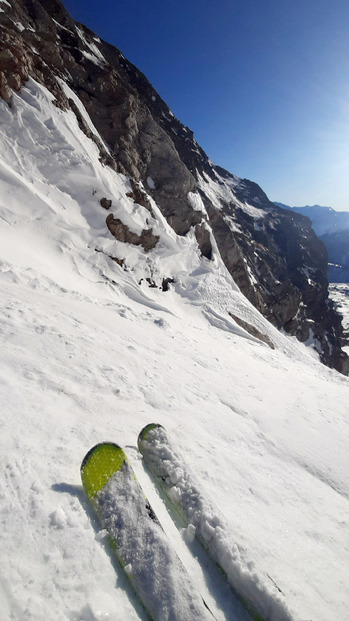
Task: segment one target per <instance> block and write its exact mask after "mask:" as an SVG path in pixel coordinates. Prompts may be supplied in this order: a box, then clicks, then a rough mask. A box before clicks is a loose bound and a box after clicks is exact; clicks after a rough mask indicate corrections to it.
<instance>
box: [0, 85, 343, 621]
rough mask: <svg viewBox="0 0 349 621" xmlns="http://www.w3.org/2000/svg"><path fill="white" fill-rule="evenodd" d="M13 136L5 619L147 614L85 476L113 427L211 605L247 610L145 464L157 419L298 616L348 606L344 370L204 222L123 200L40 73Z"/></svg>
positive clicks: (1, 261)
mask: <svg viewBox="0 0 349 621" xmlns="http://www.w3.org/2000/svg"><path fill="white" fill-rule="evenodd" d="M80 106H81V104H80ZM84 114H86V112H84ZM0 144H1V148H0V239H1V243H0V291H1V296H0V300H1V323H0V331H1V339H2V342H1V354H2V355H1V370H0V381H1V395H2V408H1V418H0V424H1V436H0V446H1V449H0V455H1V467H2V472H3V473H4V474H3V476H2V478H1V480H0V546H1V559H2V563H1V569H0V601H1V614H2V616H1V618H2V619H3V620H4V621H10V620H11V621H24V620H25V621H28V620H29V621H30V620H35V621H37V620H41V619H43V620H45V621H51V619H52V620H55V621H57V620H58V621H106V620H108V621H117V620H120V621H121V620H123V621H125V620H126V621H129V620H130V621H131V620H133V619H145V618H146V617H145V615H144V612H143V611H142V610H141V609H140V607H139V605H138V603H137V601H136V600H135V598H134V595H133V593H132V591H131V590H130V588H129V586H128V583H127V581H126V579H125V576H124V575H123V572H122V571H121V570H120V568H119V567H118V566H117V565H116V564H115V563H113V559H112V557H111V555H110V551H109V548H108V546H107V544H106V541H105V535H104V533H103V532H100V531H99V527H98V524H97V523H96V521H95V520H94V518H93V515H92V513H91V511H90V507H89V504H88V503H87V501H86V498H85V496H84V494H83V491H82V487H81V483H80V475H79V468H80V462H81V460H82V458H83V456H84V455H85V453H86V452H87V450H88V449H89V448H90V447H91V446H92V445H93V444H95V443H97V442H101V441H105V440H108V441H114V442H117V443H118V444H120V445H121V446H122V447H123V448H124V449H125V450H126V452H127V454H128V456H129V459H130V461H131V464H132V466H133V468H134V470H135V472H136V475H137V478H138V480H139V481H140V482H141V484H142V485H143V487H144V490H145V492H146V494H147V495H148V497H149V499H150V501H151V504H152V505H153V507H154V509H155V510H156V513H157V514H158V517H159V518H160V520H161V523H162V525H163V527H164V529H165V532H166V533H167V535H168V536H169V538H170V540H171V541H172V542H173V544H174V546H175V547H176V549H177V551H178V553H179V555H180V557H181V560H182V562H183V563H184V565H185V566H186V568H187V569H188V571H189V573H190V574H191V576H192V578H193V580H194V582H195V584H196V585H197V587H198V589H199V591H200V592H201V594H202V595H203V597H204V598H205V600H206V601H207V603H208V604H209V606H210V609H211V610H212V611H213V613H214V615H215V617H216V619H219V620H224V619H229V620H233V621H235V620H239V621H243V620H246V619H247V618H248V617H247V613H245V611H244V610H243V609H242V608H241V605H240V604H239V603H238V602H237V601H236V600H235V599H234V597H233V595H232V593H231V592H230V590H229V588H228V587H227V586H226V585H225V584H224V582H223V580H222V579H221V576H219V575H218V574H217V572H216V570H215V568H214V567H212V566H211V565H210V563H209V561H208V560H207V559H206V558H205V556H204V555H202V553H201V552H200V550H199V549H198V548H196V547H195V544H194V543H193V544H192V545H191V546H188V545H187V543H186V541H185V539H186V538H188V537H187V536H186V534H185V533H184V536H183V533H181V532H179V531H178V530H177V528H176V526H175V525H174V524H173V522H172V520H171V518H170V516H169V515H168V514H167V511H166V509H165V506H164V504H163V501H162V499H161V498H160V497H159V496H158V494H157V492H156V491H155V489H154V487H153V484H152V483H151V481H150V479H149V478H148V475H147V472H146V471H145V469H144V468H143V464H142V459H141V458H140V455H139V453H138V451H137V448H136V441H137V435H138V433H139V431H140V429H141V428H142V427H143V426H144V425H145V424H147V423H149V422H158V423H161V424H162V425H164V426H165V427H166V429H167V430H168V433H169V435H170V437H171V439H172V442H174V443H175V444H176V446H177V447H178V450H179V451H180V453H181V454H182V456H183V458H184V459H185V461H186V462H187V463H188V466H189V467H190V469H191V470H192V471H193V472H195V473H196V476H197V478H198V480H199V481H200V483H201V485H202V486H203V489H204V490H205V493H206V494H207V495H208V496H209V497H210V499H211V502H212V503H213V505H214V506H216V507H217V512H219V513H220V514H222V515H223V517H224V520H225V521H226V522H227V524H228V525H229V529H230V532H232V533H234V535H232V536H234V538H235V543H236V544H237V545H238V546H239V548H240V549H241V550H242V551H243V555H244V558H246V559H250V566H251V568H253V572H254V573H256V574H257V575H258V576H259V577H260V578H261V580H263V581H265V580H266V581H267V582H268V581H269V583H270V585H271V586H270V588H271V589H273V588H275V587H274V584H276V585H277V589H278V592H279V594H280V595H281V596H282V598H283V600H284V602H285V604H286V605H287V606H288V607H289V608H290V609H291V610H292V611H293V613H292V614H293V618H294V619H295V620H297V621H301V620H305V619H308V620H310V619H312V620H313V621H314V620H316V621H329V620H332V619H333V620H337V619H338V620H342V619H346V618H347V617H348V614H349V595H348V588H347V568H348V562H349V536H348V530H349V517H348V506H349V505H348V499H349V474H348V473H349V457H348V450H347V447H348V427H349V423H348V416H347V412H348V407H347V404H348V402H349V381H348V378H345V377H343V376H341V375H339V374H338V373H336V372H335V371H331V370H330V369H328V368H327V367H324V366H323V365H321V364H320V363H319V362H318V360H317V359H316V357H315V354H314V352H310V351H309V350H307V349H306V348H305V346H304V345H301V344H299V343H298V342H297V341H296V340H295V339H293V338H290V337H286V336H284V335H282V334H280V333H278V332H277V331H276V330H275V329H274V328H273V327H272V326H271V325H270V324H268V322H267V321H266V320H265V319H264V318H263V317H262V316H261V315H260V314H259V313H258V312H257V311H256V310H255V309H254V308H253V307H252V306H251V305H250V304H249V303H248V301H247V300H246V299H245V298H244V297H243V296H242V294H241V293H240V292H239V290H238V288H237V287H236V285H235V284H234V282H233V281H232V279H231V277H230V276H229V275H228V274H227V272H226V270H225V268H224V266H223V264H222V262H221V259H220V257H219V255H218V253H217V251H216V252H215V256H214V260H213V261H212V262H211V261H208V260H206V259H203V258H200V255H199V252H198V249H197V244H196V241H195V238H194V236H191V235H190V234H189V235H188V236H187V237H181V238H180V237H178V236H177V235H175V233H174V232H173V231H172V229H170V227H169V226H168V225H167V223H166V222H165V220H164V219H163V218H162V216H161V214H160V212H159V210H158V208H157V206H156V205H155V204H154V203H152V214H150V212H149V211H148V210H146V209H145V208H143V207H141V206H139V205H137V204H135V203H134V202H133V200H132V199H131V198H130V197H127V196H126V194H127V193H129V192H130V184H129V181H128V180H127V179H126V178H125V177H123V176H122V175H118V174H116V173H115V172H113V171H112V170H111V169H109V168H106V167H103V166H102V165H101V164H100V162H99V159H98V157H99V154H98V150H97V147H96V146H95V144H94V143H92V142H91V141H90V140H89V139H88V138H87V137H86V136H85V135H84V134H83V133H82V132H81V131H80V130H79V128H78V124H77V122H76V119H75V116H74V115H73V113H72V112H62V111H61V110H59V109H57V108H56V107H55V106H54V105H53V104H52V97H51V95H50V94H49V93H48V91H46V89H45V88H43V87H42V86H40V85H38V84H36V83H35V82H34V81H33V80H30V81H29V82H28V83H27V85H26V87H25V88H23V89H22V91H21V93H20V94H18V95H14V105H13V107H12V109H11V110H10V109H9V108H8V107H7V105H6V104H5V103H4V102H2V101H0ZM104 196H105V197H107V198H112V199H113V205H112V209H111V211H112V212H113V213H114V215H115V217H119V218H120V219H122V221H123V222H124V223H126V224H127V225H128V226H129V228H130V229H131V230H133V231H135V232H137V233H140V231H141V230H142V229H143V228H149V227H151V228H153V232H154V234H157V235H159V237H160V241H159V243H158V244H157V246H156V247H155V248H154V250H152V251H150V252H149V253H145V252H144V251H143V250H142V248H140V247H135V246H130V245H129V244H123V243H121V242H118V241H116V240H115V239H114V238H113V237H112V236H111V234H110V233H109V232H108V230H107V228H106V225H105V218H106V215H107V213H106V212H105V210H104V209H102V207H101V206H100V204H99V200H100V199H101V198H102V197H104ZM193 200H195V199H193ZM96 250H97V251H96ZM110 257H118V258H122V259H124V260H125V264H126V267H127V269H126V270H123V269H122V268H121V267H120V266H118V265H117V264H116V263H115V261H113V260H112V258H110ZM147 277H151V278H152V279H153V280H154V281H155V282H156V283H157V284H161V281H162V279H163V278H164V277H171V278H173V279H174V280H175V283H174V284H173V285H171V287H170V290H169V291H167V292H163V291H162V290H161V289H159V288H149V287H148V284H147V283H146V281H145V278H147ZM141 279H143V280H142V282H141V284H139V283H140V281H141ZM229 311H230V312H232V313H233V314H234V315H236V316H237V317H240V318H241V319H243V320H244V321H246V322H247V323H249V324H251V325H252V326H254V327H255V328H257V330H258V331H259V332H260V333H262V334H263V335H265V336H267V337H268V339H269V341H270V342H272V343H273V345H274V347H275V349H271V348H270V347H268V346H267V345H266V344H265V343H263V342H261V341H260V340H259V339H258V338H257V337H255V336H251V335H250V334H249V333H247V332H246V331H245V330H244V329H243V328H241V327H239V326H238V325H237V324H236V323H235V322H234V321H233V320H232V319H231V317H230V316H229V314H228V312H229ZM247 571H248V565H247ZM251 571H252V570H251ZM280 621H282V620H280Z"/></svg>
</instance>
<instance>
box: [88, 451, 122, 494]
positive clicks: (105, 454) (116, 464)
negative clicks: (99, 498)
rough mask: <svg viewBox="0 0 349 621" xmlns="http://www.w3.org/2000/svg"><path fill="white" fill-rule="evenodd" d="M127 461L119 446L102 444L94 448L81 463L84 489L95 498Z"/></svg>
mask: <svg viewBox="0 0 349 621" xmlns="http://www.w3.org/2000/svg"><path fill="white" fill-rule="evenodd" d="M125 461H127V458H126V455H125V453H124V451H123V450H122V448H121V447H120V446H119V445H118V444H114V443H112V442H101V443H100V444H96V445H95V446H93V447H92V448H91V449H90V450H89V451H88V453H86V455H85V457H84V459H83V460H82V462H81V466H80V473H81V480H82V484H83V487H84V489H85V491H86V493H87V495H88V496H89V498H93V497H94V496H95V495H96V494H97V492H99V491H100V490H101V489H103V487H104V486H105V484H106V483H107V481H108V480H109V479H110V478H111V477H112V476H113V474H115V472H118V470H120V469H121V468H122V466H123V464H124V463H125Z"/></svg>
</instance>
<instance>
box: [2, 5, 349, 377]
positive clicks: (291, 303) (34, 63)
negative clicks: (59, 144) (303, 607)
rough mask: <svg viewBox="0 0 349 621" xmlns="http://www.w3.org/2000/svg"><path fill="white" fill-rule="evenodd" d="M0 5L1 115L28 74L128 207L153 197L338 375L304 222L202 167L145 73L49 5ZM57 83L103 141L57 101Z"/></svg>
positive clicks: (321, 266)
mask: <svg viewBox="0 0 349 621" xmlns="http://www.w3.org/2000/svg"><path fill="white" fill-rule="evenodd" d="M1 8H2V12H1V13H0V25H1V31H2V38H1V44H0V45H1V48H0V96H1V97H2V98H3V99H4V100H5V101H6V102H7V103H8V104H9V105H10V106H11V94H12V91H13V90H15V91H17V90H19V89H20V88H21V86H22V85H23V84H24V83H25V81H26V80H27V79H28V77H29V76H31V77H33V78H35V79H36V80H37V81H39V82H41V83H42V84H44V85H45V86H46V87H47V88H48V89H49V90H50V91H51V92H52V94H53V95H54V98H55V102H54V103H55V105H57V106H59V107H60V108H62V109H69V108H70V109H71V110H73V112H74V113H75V114H76V116H77V119H78V121H79V124H80V127H81V129H83V131H85V133H86V134H87V135H88V136H89V137H90V138H91V139H93V140H94V141H95V142H96V144H97V145H98V148H99V151H100V159H101V161H102V162H103V163H104V164H105V165H108V166H112V167H113V168H114V169H115V170H116V171H118V172H122V173H124V174H126V175H128V176H129V177H130V179H131V182H132V187H133V198H134V200H135V202H139V203H141V204H144V205H147V201H148V199H147V195H150V196H151V197H152V198H154V200H155V201H156V203H157V204H158V205H159V207H160V208H161V211H162V214H163V215H164V217H165V218H166V219H167V221H168V222H169V224H170V225H171V226H172V227H173V229H174V231H175V232H176V233H177V234H179V235H183V236H185V235H187V234H188V233H190V234H191V233H192V232H193V233H194V234H195V236H196V239H197V243H198V248H199V249H200V252H201V253H202V255H203V256H204V257H206V259H207V260H211V258H212V256H213V254H214V252H220V254H221V256H222V258H223V261H224V263H225V265H226V267H227V268H228V270H229V272H230V273H231V275H232V276H233V278H234V280H235V282H236V283H237V284H238V286H239V287H240V289H241V290H242V292H243V293H244V294H245V295H246V296H247V298H248V299H249V300H250V301H251V302H252V303H253V304H254V305H255V306H256V307H257V308H258V309H259V310H260V312H261V313H262V314H263V315H264V316H266V317H267V318H268V319H269V320H270V322H271V323H273V324H274V325H275V326H277V327H278V328H280V329H284V330H285V331H287V332H288V333H290V334H292V335H296V336H297V338H298V339H300V340H301V341H309V342H313V343H314V344H315V345H316V347H317V349H318V351H319V352H320V355H321V358H322V360H323V362H325V363H326V364H328V365H329V366H332V367H335V368H336V369H338V370H339V371H341V372H344V373H348V370H349V364H348V357H347V356H346V355H345V354H344V353H343V352H342V351H341V348H340V342H341V336H342V328H341V321H340V316H339V315H338V314H337V313H336V311H335V310H334V307H333V304H332V302H331V301H330V300H329V298H328V291H327V286H328V283H327V277H326V266H327V253H326V250H325V247H324V245H323V244H322V242H320V241H319V239H318V238H317V237H316V236H315V234H314V232H313V230H312V229H311V225H310V221H309V219H308V218H305V217H303V216H301V215H299V214H296V213H292V212H289V211H286V210H283V209H281V208H279V207H277V206H276V205H274V204H273V203H271V202H270V201H269V200H268V198H267V196H266V195H265V194H264V192H263V191H262V190H261V188H260V187H259V186H258V185H256V184H255V183H253V182H251V181H248V180H246V179H243V180H241V179H239V178H237V177H235V176H234V175H232V174H230V173H229V172H227V171H226V170H223V169H222V168H220V167H218V166H215V165H214V164H212V163H211V162H210V160H209V159H208V157H207V156H206V154H205V153H204V151H203V150H202V149H201V148H200V146H199V145H198V144H197V142H196V141H195V139H194V136H193V133H192V132H191V131H190V129H188V128H187V127H185V126H183V125H182V124H181V123H180V122H179V121H178V120H177V119H176V118H175V117H174V116H173V114H172V113H171V111H170V109H169V108H168V106H167V105H166V104H165V103H164V102H163V101H162V99H161V98H160V97H159V95H158V94H157V93H156V92H155V90H154V89H153V87H152V85H151V84H150V83H149V82H148V80H147V79H146V78H145V76H144V75H143V74H142V73H141V72H140V71H139V70H138V69H137V68H136V67H134V66H133V65H132V64H131V63H129V62H128V61H127V60H126V59H125V58H124V56H123V55H122V54H121V52H120V51H119V50H117V49H116V48H115V47H113V46H112V45H109V44H108V43H106V42H104V41H101V40H100V39H99V38H98V37H97V36H96V35H95V34H94V33H93V32H91V31H90V30H89V29H87V28H86V27H84V26H83V25H81V24H78V23H76V22H75V21H74V20H73V19H72V18H71V17H70V16H69V14H68V13H67V12H66V10H65V9H64V6H63V5H62V4H61V2H60V1H59V0H9V1H8V2H5V0H4V1H3V2H2V3H1ZM63 82H65V83H66V84H68V86H69V87H70V88H71V89H72V90H73V91H74V92H75V93H76V95H77V96H78V98H79V99H80V101H81V102H82V103H83V104H84V106H85V108H86V110H87V111H88V113H89V115H90V117H91V119H92V121H93V123H94V125H95V127H96V128H97V130H98V132H99V134H100V135H101V136H102V137H103V140H104V143H103V142H102V141H101V140H100V139H99V138H97V136H96V135H94V133H93V131H92V130H91V128H90V127H89V126H88V125H87V124H86V121H85V120H84V118H83V116H82V114H81V112H80V110H79V107H78V106H77V104H76V102H74V101H73V100H72V99H70V98H67V96H66V95H65V91H64V88H62V83H63ZM149 209H151V207H150V206H149ZM107 226H108V228H109V231H110V232H112V233H113V234H115V235H121V236H122V240H123V241H125V242H127V243H136V244H138V245H141V246H143V248H144V251H145V252H147V249H148V248H149V247H151V246H152V244H156V243H157V239H156V236H154V235H152V231H151V229H150V230H148V231H143V236H136V237H137V239H133V238H132V235H131V236H130V235H129V234H128V232H127V231H126V230H125V226H124V225H123V223H122V222H120V220H115V219H114V218H113V215H112V214H108V215H107V223H106V230H107ZM119 239H120V238H119ZM149 244H150V246H149ZM170 276H171V275H169V277H170Z"/></svg>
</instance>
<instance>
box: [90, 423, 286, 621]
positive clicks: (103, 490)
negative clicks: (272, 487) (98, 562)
mask: <svg viewBox="0 0 349 621" xmlns="http://www.w3.org/2000/svg"><path fill="white" fill-rule="evenodd" d="M138 448H139V450H140V452H141V454H142V455H143V459H144V462H145V464H146V466H147V468H148V471H149V472H150V474H151V476H152V477H153V478H154V480H155V482H156V484H157V485H158V487H159V488H160V489H161V490H162V492H163V493H164V495H165V498H166V499H167V500H168V502H169V504H170V505H171V507H172V508H173V509H175V511H176V512H177V513H178V514H179V516H180V517H181V519H182V521H184V523H185V524H186V525H187V526H188V528H189V530H190V532H191V533H192V534H193V535H194V536H195V538H196V539H197V541H198V542H199V543H200V544H201V546H202V547H203V548H204V549H205V550H206V552H207V554H208V555H209V557H210V558H211V560H213V562H214V563H215V564H216V565H217V567H218V568H219V570H220V571H221V573H222V574H223V575H224V577H225V578H226V580H227V581H228V583H229V584H230V585H231V587H232V588H233V591H234V594H235V595H236V596H237V598H238V599H239V600H240V602H241V603H242V604H243V606H244V607H245V608H246V610H247V611H248V613H249V614H250V617H251V618H252V619H253V620H254V621H269V620H270V621H274V620H275V621H292V617H291V615H290V614H289V611H288V610H287V607H286V606H285V604H284V603H283V602H282V601H281V599H280V597H279V594H278V593H271V592H270V589H269V588H265V586H264V585H262V584H261V583H260V581H259V578H257V576H256V575H254V573H253V572H251V570H250V568H249V569H248V571H246V567H244V563H243V559H241V557H240V554H239V549H238V546H237V545H236V544H235V543H234V542H233V541H232V537H231V535H229V533H227V532H226V530H227V529H226V528H225V524H224V523H223V521H222V520H221V519H220V518H219V517H217V512H216V511H215V510H214V508H213V507H212V505H210V502H209V501H207V499H206V498H205V497H204V495H203V493H202V492H201V490H200V489H199V487H198V485H197V484H196V482H195V481H194V479H193V477H192V475H191V474H190V473H189V471H188V470H187V468H186V467H185V464H184V462H183V460H182V459H181V457H180V456H179V455H178V453H177V452H176V451H175V449H174V447H173V446H172V445H171V443H170V441H169V439H168V438H167V435H166V432H165V430H164V428H163V427H162V426H161V425H156V424H150V425H147V426H146V427H144V429H143V430H142V431H141V433H140V434H139V437H138ZM81 478H82V483H83V487H84V489H85V491H86V494H87V496H88V497H89V499H90V501H91V502H92V505H93V507H94V509H95V511H96V513H97V516H98V518H99V521H100V523H101V525H102V527H103V528H104V529H106V530H107V532H108V535H109V540H110V543H111V546H112V548H113V550H114V553H115V555H116V557H117V559H118V561H119V563H120V565H121V566H122V567H123V569H124V571H125V574H126V576H127V578H128V579H129V581H130V583H131V585H132V587H133V589H134V591H135V593H136V595H137V597H138V599H139V600H140V602H141V603H142V605H143V607H144V608H145V610H146V611H147V612H148V614H149V615H150V618H151V619H152V620H153V621H198V620H200V621H201V620H202V621H206V620H207V621H212V619H214V615H213V614H212V613H211V611H210V610H209V608H208V606H207V604H206V603H205V602H204V600H203V598H202V597H201V595H200V594H199V593H198V592H197V590H196V588H195V586H194V585H193V583H192V581H191V579H190V577H189V575H188V573H187V571H186V569H185V568H184V566H183V564H182V562H181V561H180V559H179V558H178V556H177V554H176V553H175V551H174V550H173V548H172V546H171V544H170V542H169V540H168V538H167V536H166V534H165V532H164V531H163V529H162V527H161V525H160V523H159V521H158V519H157V517H156V515H155V513H154V511H153V510H152V508H151V506H150V504H149V502H148V500H147V499H146V497H145V495H144V493H143V491H142V488H141V486H140V484H139V483H138V481H137V479H136V477H135V474H134V472H133V470H132V468H131V466H130V464H129V462H128V460H127V457H126V455H125V453H124V451H123V450H122V449H121V448H120V447H119V446H118V445H117V444H112V443H103V444H97V445H96V446H94V447H93V448H92V449H91V450H90V451H89V452H88V453H87V455H86V456H85V458H84V459H83V461H82V464H81Z"/></svg>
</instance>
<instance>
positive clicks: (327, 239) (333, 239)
mask: <svg viewBox="0 0 349 621" xmlns="http://www.w3.org/2000/svg"><path fill="white" fill-rule="evenodd" d="M275 204H276V205H277V206H278V207H282V208H283V209H289V210H292V211H296V212H297V213H300V214H302V215H303V216H307V217H308V218H310V220H311V223H312V227H313V229H314V231H315V233H316V234H317V236H318V237H319V238H320V239H321V240H322V241H323V242H324V244H325V246H326V249H327V252H328V279H329V281H330V282H346V283H348V282H349V211H335V210H334V209H332V207H324V206H321V205H312V206H310V205H306V206H305V207H290V206H289V205H284V204H283V203H275Z"/></svg>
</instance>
